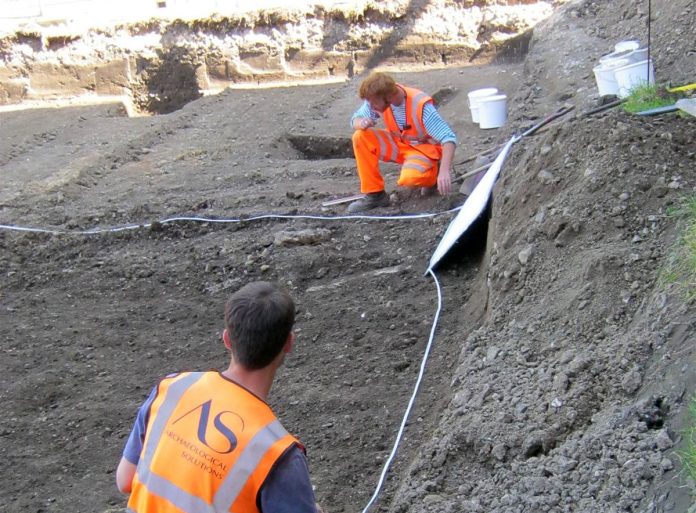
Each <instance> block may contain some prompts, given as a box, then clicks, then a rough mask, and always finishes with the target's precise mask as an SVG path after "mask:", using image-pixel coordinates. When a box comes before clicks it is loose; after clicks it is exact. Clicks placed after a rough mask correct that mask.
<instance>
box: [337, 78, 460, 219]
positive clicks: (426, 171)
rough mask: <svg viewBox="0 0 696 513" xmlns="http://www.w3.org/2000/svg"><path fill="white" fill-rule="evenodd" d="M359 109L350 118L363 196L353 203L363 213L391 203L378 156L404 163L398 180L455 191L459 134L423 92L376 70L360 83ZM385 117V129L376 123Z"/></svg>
mask: <svg viewBox="0 0 696 513" xmlns="http://www.w3.org/2000/svg"><path fill="white" fill-rule="evenodd" d="M360 98H361V99H362V100H363V103H362V105H361V106H360V108H359V109H358V110H357V111H355V113H354V114H353V117H352V118H351V126H352V127H353V129H355V132H354V133H353V153H354V154H355V160H356V162H357V167H358V176H359V177H360V192H362V193H363V194H365V197H364V198H361V199H359V200H357V201H354V202H353V203H351V204H350V205H349V206H348V212H350V213H354V212H362V211H365V210H370V209H373V208H376V207H384V206H387V205H389V196H388V195H387V193H386V192H385V190H384V178H382V175H381V174H380V172H379V161H380V160H381V161H384V162H397V163H399V164H401V175H400V176H399V180H398V182H397V185H399V186H403V187H412V188H415V187H422V188H423V189H427V188H432V187H434V186H435V185H437V190H438V192H439V193H440V194H442V195H446V194H449V193H450V191H451V190H452V176H451V169H452V159H453V157H454V149H455V146H456V144H457V137H456V135H455V134H454V132H453V131H452V129H451V128H450V127H449V125H448V124H447V123H446V122H445V121H444V120H443V119H442V117H441V116H440V114H439V113H438V111H437V109H436V108H435V106H434V105H433V99H432V98H431V97H430V96H428V95H427V94H425V93H424V92H423V91H419V90H418V89H413V88H411V87H406V86H404V85H401V84H397V83H396V82H395V81H394V79H393V78H392V77H391V76H389V75H387V74H386V73H379V72H373V73H371V74H370V76H368V77H367V78H366V79H365V80H363V82H362V83H361V84H360ZM380 116H383V118H384V124H385V125H386V130H384V129H377V128H374V126H375V124H376V122H377V120H378V119H379V117H380Z"/></svg>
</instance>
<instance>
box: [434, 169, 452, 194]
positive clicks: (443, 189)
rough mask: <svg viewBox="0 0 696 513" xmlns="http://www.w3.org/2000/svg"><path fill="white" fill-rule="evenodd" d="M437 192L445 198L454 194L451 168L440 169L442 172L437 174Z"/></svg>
mask: <svg viewBox="0 0 696 513" xmlns="http://www.w3.org/2000/svg"><path fill="white" fill-rule="evenodd" d="M437 190H438V192H439V193H440V194H442V195H443V196H447V195H448V194H449V193H450V192H452V175H451V174H450V170H449V167H445V168H443V167H440V172H439V173H438V174H437Z"/></svg>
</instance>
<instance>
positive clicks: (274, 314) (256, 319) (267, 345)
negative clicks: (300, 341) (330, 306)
mask: <svg viewBox="0 0 696 513" xmlns="http://www.w3.org/2000/svg"><path fill="white" fill-rule="evenodd" d="M294 322H295V303H294V301H293V300H292V298H291V297H290V294H289V293H288V292H287V290H285V289H283V288H282V287H280V286H278V285H276V284H274V283H269V282H266V281H257V282H253V283H249V284H247V285H245V286H244V287H242V288H241V289H239V290H238V291H237V292H235V293H234V294H233V295H232V297H231V298H230V299H229V301H227V305H226V306H225V327H226V328H227V331H228V332H229V335H230V345H231V350H232V354H233V355H234V357H235V360H236V361H237V363H239V364H241V365H242V366H243V367H245V368H247V369H249V370H258V369H262V368H264V367H266V366H267V365H268V364H270V363H271V362H272V361H273V360H274V359H275V357H276V356H278V355H279V354H280V352H281V351H282V350H283V347H284V346H285V342H286V341H287V339H288V336H289V335H290V331H291V330H292V325H293V324H294Z"/></svg>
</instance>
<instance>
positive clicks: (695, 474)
mask: <svg viewBox="0 0 696 513" xmlns="http://www.w3.org/2000/svg"><path fill="white" fill-rule="evenodd" d="M684 438H685V441H686V447H685V448H684V449H683V450H682V451H680V453H679V457H680V458H681V460H682V465H683V466H684V471H685V472H686V474H687V475H688V476H689V477H690V478H691V480H692V482H694V483H696V395H695V396H693V397H692V398H691V404H690V405H689V424H688V427H687V428H686V431H685V432H684ZM691 491H692V493H693V494H694V495H695V496H696V489H693V490H691Z"/></svg>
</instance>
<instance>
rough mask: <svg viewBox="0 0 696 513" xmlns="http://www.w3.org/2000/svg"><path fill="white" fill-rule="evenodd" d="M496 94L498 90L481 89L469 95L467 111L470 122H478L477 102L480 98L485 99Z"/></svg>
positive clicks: (493, 88) (490, 88) (491, 88)
mask: <svg viewBox="0 0 696 513" xmlns="http://www.w3.org/2000/svg"><path fill="white" fill-rule="evenodd" d="M496 94H498V90H497V89H496V88H495V87H484V88H483V89H476V90H474V91H471V92H470V93H469V111H471V121H473V122H474V123H478V122H479V109H478V102H479V100H480V99H481V98H485V97H486V96H494V95H496Z"/></svg>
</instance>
